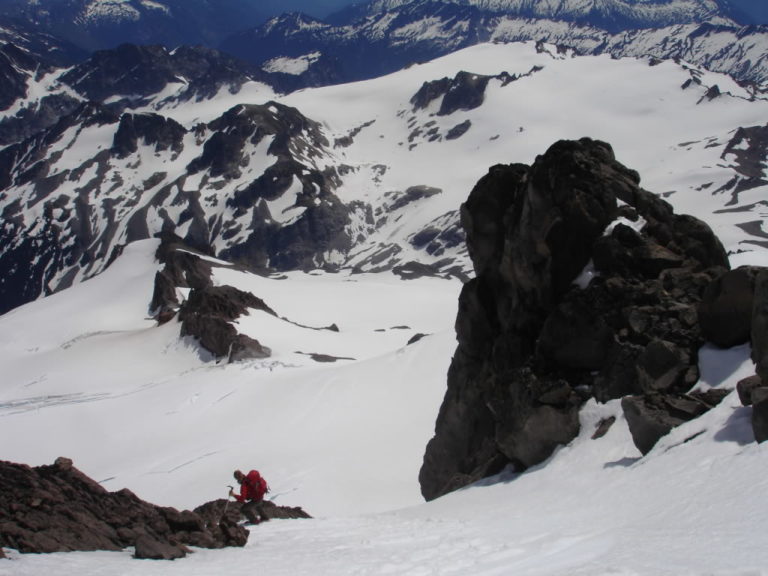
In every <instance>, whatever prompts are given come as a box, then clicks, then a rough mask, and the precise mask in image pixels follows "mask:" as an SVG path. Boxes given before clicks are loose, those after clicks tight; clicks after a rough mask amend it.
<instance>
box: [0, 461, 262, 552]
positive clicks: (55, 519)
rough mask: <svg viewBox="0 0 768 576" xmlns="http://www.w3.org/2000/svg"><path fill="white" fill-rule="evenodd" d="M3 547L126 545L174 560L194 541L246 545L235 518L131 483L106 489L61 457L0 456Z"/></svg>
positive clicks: (0, 539)
mask: <svg viewBox="0 0 768 576" xmlns="http://www.w3.org/2000/svg"><path fill="white" fill-rule="evenodd" d="M0 483H1V484H2V486H3V490H2V493H0V548H2V547H5V548H13V549H16V550H18V551H20V552H23V553H40V552H69V551H75V550H79V551H93V550H122V549H124V548H128V547H130V546H134V547H135V557H136V558H151V559H166V560H171V559H176V558H182V557H184V556H185V555H186V554H187V553H189V552H190V550H189V548H188V547H189V546H197V547H201V548H223V547H225V546H244V545H245V543H246V542H247V541H248V530H247V529H246V528H244V527H242V526H239V525H238V524H237V520H236V519H235V520H234V521H233V519H230V518H228V517H227V518H222V517H221V516H219V517H217V518H214V517H210V516H208V517H206V516H204V515H202V514H199V513H196V512H190V511H188V510H185V511H182V512H179V511H178V510H176V509H174V508H164V507H160V506H155V505H153V504H149V503H148V502H144V501H143V500H140V499H139V498H138V497H136V495H135V494H133V493H132V492H131V491H130V490H127V489H123V490H120V491H119V492H109V491H107V490H106V489H105V488H103V487H102V486H101V485H99V484H98V483H97V482H95V481H94V480H92V479H91V478H89V477H87V476H86V475H85V474H83V473H82V472H80V471H79V470H78V469H77V468H74V467H73V466H72V461H71V460H69V459H67V458H58V459H57V460H56V463H55V464H53V465H50V466H39V467H36V468H31V467H29V466H25V465H23V464H14V463H11V462H0Z"/></svg>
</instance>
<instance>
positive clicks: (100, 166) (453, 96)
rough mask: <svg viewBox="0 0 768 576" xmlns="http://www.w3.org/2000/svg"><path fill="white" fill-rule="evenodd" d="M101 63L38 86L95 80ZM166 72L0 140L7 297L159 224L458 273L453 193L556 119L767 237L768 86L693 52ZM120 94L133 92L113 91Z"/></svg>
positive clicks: (294, 262)
mask: <svg viewBox="0 0 768 576" xmlns="http://www.w3.org/2000/svg"><path fill="white" fill-rule="evenodd" d="M164 57H168V55H167V54H166V56H164ZM94 63H95V60H92V61H90V62H89V63H87V64H85V65H84V66H83V67H82V68H76V69H73V70H70V71H68V72H67V73H66V74H64V75H63V76H62V75H61V74H60V73H53V74H52V75H47V76H43V78H42V79H41V80H40V82H42V83H43V86H45V88H37V89H34V90H31V93H32V94H36V93H41V92H45V91H48V90H51V89H52V88H51V87H54V86H59V87H61V88H62V89H64V90H65V91H69V92H71V93H74V94H77V93H76V92H74V90H73V89H72V88H71V86H75V87H78V86H79V87H81V88H82V89H83V90H84V91H85V88H83V86H87V82H88V78H90V77H91V76H93V75H94V74H95V72H93V70H100V69H99V68H98V67H96V68H93V66H94ZM160 69H161V70H165V68H160ZM179 71H180V70H179ZM144 72H145V68H143V67H142V66H137V67H135V68H134V70H133V74H134V75H136V76H137V77H138V78H147V77H148V78H156V77H157V76H152V75H150V76H145V75H144ZM99 73H101V72H99ZM57 74H58V76H57ZM203 77H206V76H205V75H204V76H203ZM159 78H160V79H161V80H162V82H160V83H159V84H157V86H156V89H157V90H160V91H159V92H156V93H154V94H151V93H145V94H141V97H140V98H137V95H136V94H133V93H130V92H133V90H131V89H129V91H128V92H126V93H124V94H118V93H115V91H114V90H113V91H112V92H110V93H109V96H108V98H107V99H106V100H104V103H105V104H107V106H105V105H96V104H92V103H87V102H84V103H83V104H82V105H80V107H79V108H78V109H77V110H75V112H73V113H72V114H70V115H69V116H67V117H65V118H63V119H62V120H61V121H59V122H58V123H57V124H56V125H55V126H54V127H52V128H50V129H48V130H46V131H44V132H40V133H39V134H37V135H35V136H34V137H31V138H29V139H27V140H24V141H22V142H19V143H17V144H13V145H10V146H7V147H6V148H5V149H3V150H2V151H0V187H1V188H2V192H1V194H2V195H1V196H0V203H2V208H1V209H2V211H3V217H4V218H3V219H4V226H3V228H2V231H1V232H0V234H2V249H1V250H2V252H0V266H1V267H2V272H3V273H2V280H0V282H1V284H0V286H1V287H2V294H3V305H4V308H5V309H6V310H7V309H10V308H12V307H14V306H16V305H18V304H21V303H23V302H25V301H28V300H30V299H33V298H36V297H37V296H38V295H40V294H45V293H50V292H52V291H56V290H60V289H62V288H64V287H67V286H70V285H72V284H73V283H75V282H78V281H80V280H81V279H84V278H88V277H90V276H92V275H94V274H96V273H98V272H100V271H102V270H103V269H104V268H105V267H106V266H107V264H108V263H109V262H111V261H112V260H113V259H114V258H115V257H116V256H117V255H118V254H119V253H120V251H121V250H122V248H123V247H124V246H125V245H126V244H128V243H130V242H133V241H136V240H140V239H143V238H149V237H152V236H153V235H155V234H157V233H159V232H160V231H161V230H164V229H165V230H175V231H176V233H177V234H178V235H179V236H181V237H183V238H184V239H185V240H186V241H187V242H189V243H190V244H191V245H193V246H195V247H197V248H199V249H202V250H206V251H209V252H211V253H213V254H216V255H218V256H222V257H226V258H229V259H232V260H234V261H237V262H239V263H241V264H244V265H246V266H250V267H256V268H270V269H277V270H293V269H305V270H307V269H315V268H326V269H354V270H358V271H379V270H390V269H394V270H396V271H397V272H398V273H400V274H401V275H403V276H405V277H411V276H414V275H420V274H439V275H458V276H460V277H462V276H464V275H466V273H467V271H468V261H467V259H466V253H465V251H464V247H463V242H462V240H463V235H462V232H461V230H460V227H459V216H458V207H459V205H460V204H461V202H462V201H463V199H464V197H465V195H466V194H467V191H468V190H469V189H471V187H472V184H473V183H474V181H476V180H477V179H478V178H479V176H480V175H481V174H482V173H483V172H484V170H485V169H486V168H487V166H488V165H489V164H493V163H497V162H508V161H510V160H511V159H515V160H530V159H531V158H530V156H531V154H533V153H534V151H535V150H541V149H544V148H546V146H547V145H548V144H549V143H551V142H553V141H555V140H557V139H559V138H561V137H581V136H584V135H590V136H593V137H597V138H600V139H602V140H605V141H608V142H612V143H613V145H614V146H615V147H616V148H617V150H618V151H619V152H620V153H621V154H622V156H623V157H625V158H628V163H629V164H631V165H633V166H635V167H637V168H638V169H639V170H640V172H641V173H642V174H643V175H644V178H645V179H646V183H647V187H648V188H650V189H651V190H654V191H657V192H659V193H663V194H665V195H667V196H668V197H669V198H670V200H671V201H672V202H673V203H675V204H679V205H680V206H681V208H682V211H684V212H688V211H694V213H695V212H696V210H702V209H703V210H705V213H704V215H703V216H704V217H705V218H704V219H705V220H707V221H710V222H711V221H714V222H715V223H716V225H717V226H719V227H720V229H718V233H719V234H720V235H721V236H723V237H724V239H725V242H726V245H727V247H728V248H729V249H730V250H732V251H739V250H743V249H745V248H748V247H749V246H751V245H755V244H763V243H764V242H765V232H764V231H763V230H762V225H761V224H759V222H760V219H761V218H762V217H761V216H760V209H761V206H762V202H761V198H760V196H761V194H763V193H764V190H765V187H764V186H765V181H764V179H765V176H764V174H763V173H762V170H763V169H764V156H765V140H764V136H763V133H764V131H765V128H764V119H765V117H766V107H767V106H768V103H767V102H766V101H765V100H762V99H760V98H755V97H754V94H752V93H750V92H748V91H747V90H745V89H743V88H741V87H739V86H738V85H737V84H736V83H735V82H734V81H733V80H731V79H729V78H728V77H726V76H722V75H717V74H712V73H708V72H705V71H703V70H701V69H698V68H695V67H692V66H690V65H683V64H675V63H672V62H661V63H660V62H659V61H657V60H655V59H652V60H649V59H632V58H627V59H620V60H616V59H611V58H609V57H606V56H589V57H577V56H574V55H573V54H572V53H561V52H558V51H557V50H556V49H555V48H554V47H551V46H550V47H548V46H545V45H536V44H533V43H529V44H509V45H503V44H497V45H492V44H487V45H480V46H477V47H474V48H469V49H466V50H463V51H459V52H457V53H455V54H453V55H451V56H448V57H445V58H443V59H440V60H437V61H435V62H431V63H428V64H424V65H420V66H415V67H412V68H410V69H408V70H404V71H401V72H399V73H397V74H394V75H392V76H388V77H383V78H380V79H376V80H371V81H368V82H363V83H358V84H354V85H342V86H334V87H327V88H323V89H314V90H305V91H301V92H296V93H293V94H291V95H288V96H278V95H276V94H275V93H274V92H273V91H272V90H271V89H270V88H269V87H268V86H267V85H265V84H262V83H259V82H256V81H252V80H245V79H242V78H238V79H237V84H236V85H235V86H232V87H231V88H230V86H229V85H228V84H227V83H226V82H222V83H220V84H216V86H219V88H218V90H217V91H216V92H215V96H214V97H212V98H209V97H210V96H211V94H212V93H211V92H210V91H195V90H194V87H195V85H196V84H195V82H193V81H192V80H189V81H188V80H186V79H183V78H177V79H176V80H174V78H171V77H166V76H162V75H161V76H159ZM584 78H599V79H600V82H599V83H594V84H593V83H585V82H584ZM65 81H67V82H69V84H68V85H66V84H64V82H65ZM142 84H143V85H145V86H149V84H150V83H149V82H148V81H144V82H143V83H142ZM115 86H119V84H116V85H115ZM127 86H129V87H130V86H131V84H128V85H127ZM148 92H151V91H148ZM534 95H535V96H534ZM99 96H100V97H102V98H103V97H105V96H107V94H99ZM80 97H81V98H82V96H80ZM126 101H132V102H134V105H136V106H138V108H135V109H133V110H130V111H127V112H126V113H124V114H121V113H119V111H115V109H114V108H112V107H110V106H109V105H108V104H109V103H110V102H122V103H125V102H126ZM339 103H343V105H341V106H340V105H339ZM682 167H685V168H684V169H683V168H682ZM702 198H706V200H707V201H706V202H704V203H702Z"/></svg>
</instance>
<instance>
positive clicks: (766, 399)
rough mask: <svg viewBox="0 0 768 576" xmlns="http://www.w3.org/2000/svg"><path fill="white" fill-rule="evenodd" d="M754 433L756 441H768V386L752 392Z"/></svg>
mask: <svg viewBox="0 0 768 576" xmlns="http://www.w3.org/2000/svg"><path fill="white" fill-rule="evenodd" d="M752 431H753V432H754V433H755V440H757V441H758V442H765V441H766V440H768V386H761V387H760V388H755V389H754V390H752Z"/></svg>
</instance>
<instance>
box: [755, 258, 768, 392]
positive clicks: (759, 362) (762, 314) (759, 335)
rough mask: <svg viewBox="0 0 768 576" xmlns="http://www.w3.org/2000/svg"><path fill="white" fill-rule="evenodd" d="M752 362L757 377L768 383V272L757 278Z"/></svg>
mask: <svg viewBox="0 0 768 576" xmlns="http://www.w3.org/2000/svg"><path fill="white" fill-rule="evenodd" d="M751 334H752V360H753V361H754V363H755V365H756V367H757V375H758V376H760V378H762V380H763V382H768V270H766V269H763V270H761V271H760V272H759V273H758V274H757V275H756V277H755V299H754V303H753V308H752V333H751Z"/></svg>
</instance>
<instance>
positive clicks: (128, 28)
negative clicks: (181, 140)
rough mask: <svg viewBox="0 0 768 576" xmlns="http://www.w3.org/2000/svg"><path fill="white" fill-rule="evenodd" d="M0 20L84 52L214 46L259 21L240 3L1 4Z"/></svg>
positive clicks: (38, 0) (53, 0)
mask: <svg viewBox="0 0 768 576" xmlns="http://www.w3.org/2000/svg"><path fill="white" fill-rule="evenodd" d="M0 15H2V16H4V17H7V18H11V19H12V20H13V21H15V22H21V23H23V24H24V25H26V26H28V27H30V28H33V29H36V30H38V31H41V32H47V33H50V34H53V35H55V36H58V37H61V38H65V39H67V40H68V41H70V42H72V43H73V44H75V45H77V46H80V47H81V48H84V49H88V50H97V49H101V48H114V47H115V46H117V45H119V44H122V43H134V44H163V45H165V46H168V47H170V48H172V47H175V46H178V45H180V44H189V45H196V44H205V45H209V46H213V45H215V44H216V43H217V42H218V41H219V40H220V39H221V38H222V37H224V36H225V35H228V34H231V33H232V32H233V31H235V30H238V29H240V28H243V27H245V26H249V25H256V24H257V23H258V22H260V21H261V20H262V19H263V16H262V14H261V13H260V12H259V9H258V6H257V5H256V3H253V2H246V1H243V0H215V1H214V2H211V1H209V0H5V1H4V2H3V5H2V6H0Z"/></svg>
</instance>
